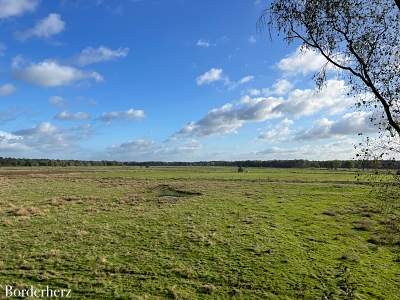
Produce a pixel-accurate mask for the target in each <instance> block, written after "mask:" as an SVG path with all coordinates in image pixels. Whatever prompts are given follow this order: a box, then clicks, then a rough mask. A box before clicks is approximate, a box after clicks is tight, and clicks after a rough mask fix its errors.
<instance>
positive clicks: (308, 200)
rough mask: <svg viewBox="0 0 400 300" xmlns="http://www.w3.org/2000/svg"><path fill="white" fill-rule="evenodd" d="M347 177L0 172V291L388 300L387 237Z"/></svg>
mask: <svg viewBox="0 0 400 300" xmlns="http://www.w3.org/2000/svg"><path fill="white" fill-rule="evenodd" d="M355 175H356V174H355V173H354V172H351V171H326V170H292V169H289V170H279V169H250V170H249V172H248V173H244V174H238V173H237V172H236V169H233V168H205V167H204V168H122V167H121V168H50V169H46V168H37V169H0V205H1V206H0V239H1V242H0V285H3V286H4V285H6V284H10V285H15V286H20V287H23V286H30V285H34V286H35V287H43V286H44V287H45V286H46V285H49V286H50V287H52V288H65V287H68V288H71V289H72V296H73V298H74V299H82V298H91V299H132V298H133V299H232V298H233V299H235V298H236V299H400V297H399V291H400V252H399V237H398V234H397V235H396V234H393V233H392V232H391V231H390V230H389V229H388V228H389V227H388V223H389V224H391V223H390V222H388V218H389V216H387V215H383V214H382V213H381V210H380V204H379V203H376V202H375V201H374V200H373V199H372V197H371V196H370V194H369V193H368V188H367V185H365V184H360V182H358V181H357V180H356V178H355ZM398 216H399V212H398V211H396V213H395V214H393V215H391V216H390V217H392V218H398ZM0 292H1V293H2V291H0ZM2 296H3V294H0V299H1V297H2Z"/></svg>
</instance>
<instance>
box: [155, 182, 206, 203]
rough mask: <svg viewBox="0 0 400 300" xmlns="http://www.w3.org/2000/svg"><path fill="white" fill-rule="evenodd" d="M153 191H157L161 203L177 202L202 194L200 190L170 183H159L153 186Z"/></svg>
mask: <svg viewBox="0 0 400 300" xmlns="http://www.w3.org/2000/svg"><path fill="white" fill-rule="evenodd" d="M152 192H155V193H156V196H157V202H158V203H159V204H175V203H177V202H178V201H179V200H181V199H185V198H188V197H194V196H201V195H202V193H200V192H195V191H187V190H183V189H180V188H179V189H178V188H175V187H172V186H170V185H168V184H162V185H158V186H156V187H155V188H153V190H152Z"/></svg>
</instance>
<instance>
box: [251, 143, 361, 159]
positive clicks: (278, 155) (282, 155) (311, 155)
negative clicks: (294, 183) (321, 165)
mask: <svg viewBox="0 0 400 300" xmlns="http://www.w3.org/2000/svg"><path fill="white" fill-rule="evenodd" d="M354 155H355V150H354V140H350V139H343V140H341V141H339V142H333V143H324V144H307V145H304V146H289V147H272V148H267V149H264V150H262V151H258V152H255V153H251V156H252V159H254V157H257V158H258V159H266V160H270V159H309V160H331V159H351V158H353V157H354Z"/></svg>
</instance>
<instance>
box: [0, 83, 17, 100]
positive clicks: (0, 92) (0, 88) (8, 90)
mask: <svg viewBox="0 0 400 300" xmlns="http://www.w3.org/2000/svg"><path fill="white" fill-rule="evenodd" d="M16 90H17V88H16V87H15V86H14V85H12V84H10V83H7V84H3V85H0V97H4V96H9V95H12V94H14V93H15V91H16Z"/></svg>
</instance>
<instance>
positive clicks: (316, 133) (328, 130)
mask: <svg viewBox="0 0 400 300" xmlns="http://www.w3.org/2000/svg"><path fill="white" fill-rule="evenodd" d="M370 118H371V114H370V113H367V112H352V113H346V114H345V115H344V116H342V117H341V118H340V119H338V120H336V121H331V120H329V119H327V118H322V119H320V120H318V121H316V122H315V123H314V125H313V126H312V127H311V128H310V129H307V130H303V131H300V132H298V133H297V134H296V136H295V139H296V140H319V139H327V138H333V137H343V136H347V135H356V134H358V133H374V132H377V129H376V128H374V126H373V124H372V123H371V122H370Z"/></svg>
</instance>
